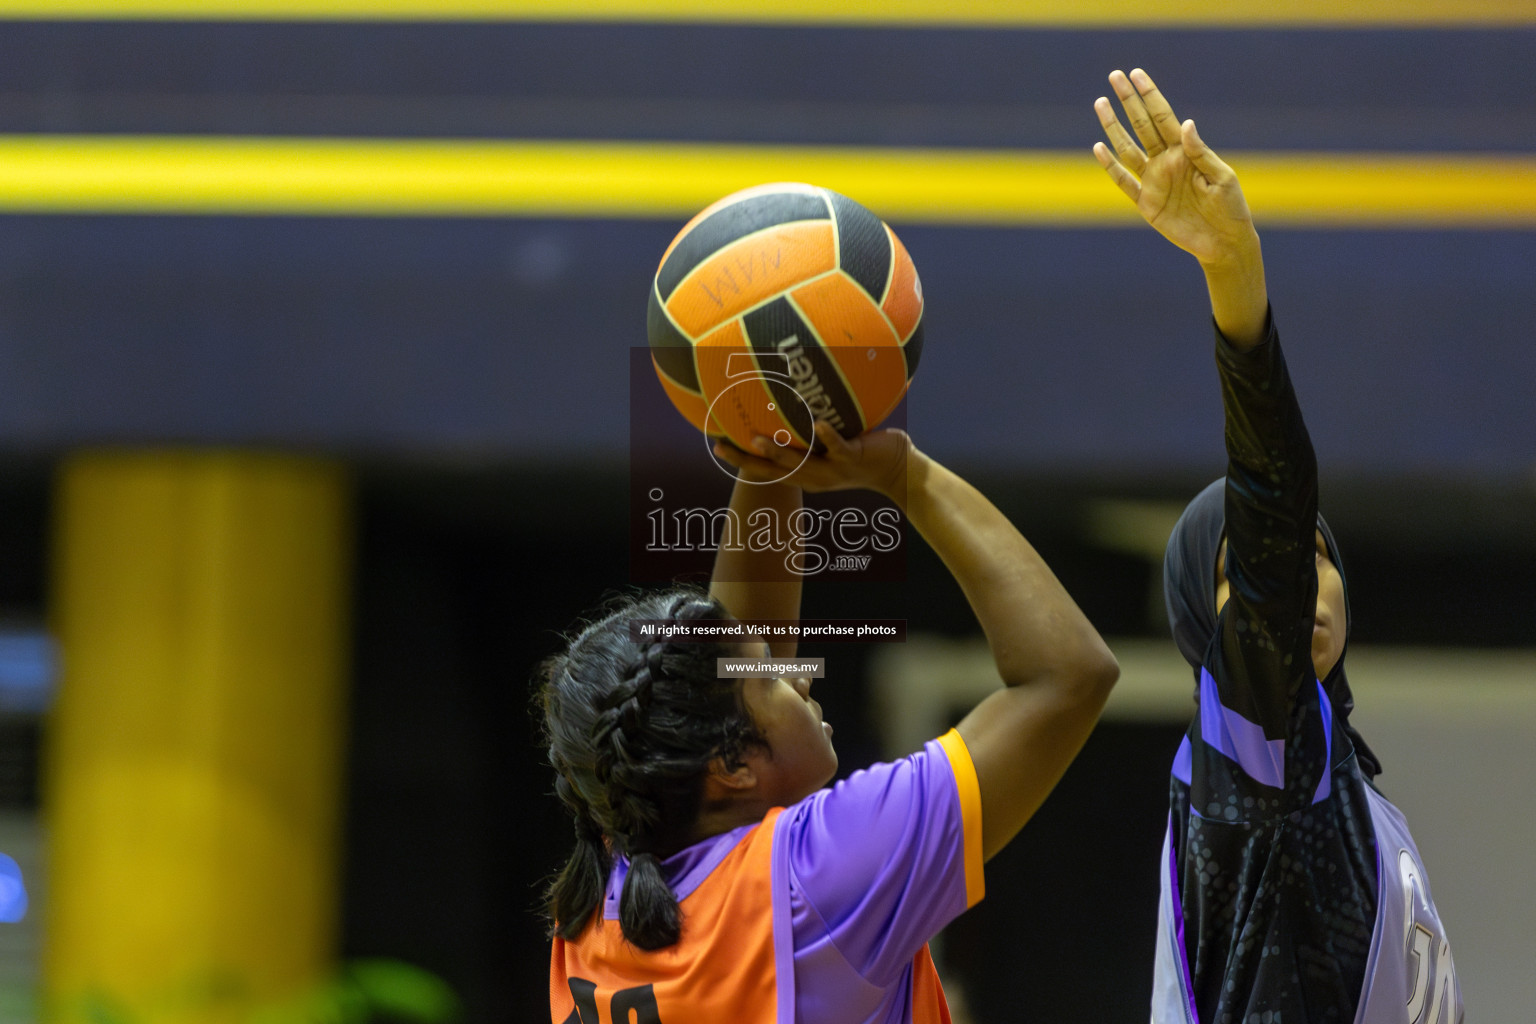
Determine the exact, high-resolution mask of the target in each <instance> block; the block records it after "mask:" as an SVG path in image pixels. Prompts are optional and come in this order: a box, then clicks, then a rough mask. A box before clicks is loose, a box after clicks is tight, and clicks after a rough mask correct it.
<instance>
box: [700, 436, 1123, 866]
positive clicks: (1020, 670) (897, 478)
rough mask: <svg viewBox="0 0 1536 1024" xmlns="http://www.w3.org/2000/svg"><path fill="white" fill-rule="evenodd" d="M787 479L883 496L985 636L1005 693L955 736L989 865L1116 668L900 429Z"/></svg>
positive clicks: (794, 455)
mask: <svg viewBox="0 0 1536 1024" xmlns="http://www.w3.org/2000/svg"><path fill="white" fill-rule="evenodd" d="M817 436H818V438H820V440H821V441H822V443H823V444H824V445H825V446H826V449H827V454H826V455H824V456H812V457H811V458H809V459H807V460H806V461H805V465H804V466H802V467H801V469H800V470H799V472H798V473H796V475H795V477H794V478H793V479H794V480H795V481H796V482H798V483H799V484H800V486H801V487H802V488H804V489H805V490H808V491H816V490H838V489H844V488H850V487H864V488H868V489H871V490H875V491H878V492H879V493H881V494H883V495H885V496H886V497H888V498H890V499H891V500H892V501H893V502H895V503H896V504H897V505H898V506H899V507H900V508H901V509H902V510H903V512H905V513H906V516H907V518H908V520H909V521H910V522H911V523H912V525H913V527H914V528H915V529H916V530H917V531H918V533H919V534H921V535H922V537H923V539H924V540H925V541H927V542H928V544H929V545H930V546H931V547H932V548H933V550H934V551H935V552H936V553H937V554H938V555H939V557H940V558H941V559H943V561H944V564H945V565H946V566H947V567H948V568H949V571H950V572H951V573H953V574H954V577H955V580H956V581H957V582H958V583H959V584H960V587H961V589H962V590H963V591H964V592H965V596H966V599H967V600H968V601H969V602H970V605H971V608H972V610H973V611H974V612H975V614H976V619H977V621H978V622H979V623H980V624H981V627H982V630H983V631H984V632H985V633H986V636H987V643H988V644H989V646H990V647H991V650H992V656H993V661H994V663H995V664H996V666H997V671H998V675H999V676H1000V677H1001V679H1002V682H1003V683H1004V687H1003V689H1001V690H998V691H997V692H995V693H992V694H990V695H989V696H988V697H987V698H986V699H984V700H983V701H982V702H981V703H980V704H978V705H977V706H976V707H975V708H974V709H972V711H971V712H970V714H968V715H966V716H965V718H964V719H963V720H962V721H961V722H960V724H959V726H958V727H957V728H958V730H959V732H960V735H961V736H962V737H963V738H964V740H965V744H966V747H967V748H968V749H969V751H970V754H971V760H972V761H973V762H974V764H975V766H976V776H977V781H978V783H979V786H980V790H981V807H982V815H981V818H982V852H983V855H984V856H985V857H988V858H990V857H992V856H993V855H994V854H996V853H997V852H998V851H999V850H1001V849H1002V848H1003V847H1004V846H1006V845H1007V843H1008V841H1009V840H1011V839H1012V838H1013V837H1014V836H1015V835H1016V834H1018V831H1019V830H1020V829H1021V828H1023V826H1024V823H1025V822H1026V821H1028V820H1029V818H1030V817H1031V816H1032V815H1033V814H1034V813H1035V811H1036V810H1038V809H1039V807H1040V805H1041V803H1043V802H1044V801H1045V798H1046V796H1047V795H1049V793H1050V791H1051V790H1052V788H1054V787H1055V785H1056V783H1057V781H1058V780H1059V779H1060V778H1061V776H1062V774H1063V773H1064V772H1065V771H1066V769H1067V765H1069V764H1070V763H1071V762H1072V759H1073V758H1074V757H1075V756H1076V755H1077V752H1078V751H1079V750H1080V749H1081V748H1082V745H1083V743H1084V742H1085V741H1086V740H1087V738H1088V734H1089V733H1090V732H1091V731H1092V730H1093V726H1094V724H1095V723H1096V722H1097V721H1098V717H1099V713H1100V711H1101V710H1102V709H1103V707H1104V702H1105V700H1106V699H1107V698H1108V696H1109V691H1110V688H1111V687H1112V686H1113V685H1114V682H1115V680H1116V679H1117V678H1118V677H1119V672H1120V669H1119V666H1118V665H1117V664H1116V662H1115V659H1114V656H1113V655H1112V654H1111V653H1110V651H1109V648H1108V647H1107V646H1106V645H1105V643H1104V641H1103V639H1102V638H1101V637H1100V636H1099V634H1098V632H1097V631H1095V630H1094V628H1093V625H1092V624H1091V623H1090V622H1089V621H1088V619H1087V618H1086V617H1085V616H1084V615H1083V613H1082V612H1081V611H1080V610H1079V609H1078V607H1077V605H1076V604H1075V603H1074V602H1073V600H1072V598H1071V596H1070V595H1069V594H1068V593H1067V592H1066V589H1065V588H1063V587H1062V585H1061V583H1060V581H1058V580H1057V579H1056V577H1055V575H1054V574H1053V573H1052V572H1051V570H1050V567H1049V566H1047V565H1046V564H1045V561H1044V560H1043V559H1041V557H1040V555H1039V554H1038V553H1037V552H1036V551H1035V549H1034V548H1033V547H1031V546H1030V544H1029V542H1028V541H1026V540H1025V539H1024V537H1023V536H1022V535H1020V533H1019V531H1018V530H1017V529H1016V528H1015V527H1014V526H1013V524H1012V523H1010V522H1009V521H1008V519H1007V518H1006V517H1005V516H1004V515H1003V514H1002V513H1001V512H999V511H998V510H997V508H996V507H995V506H994V505H993V504H992V503H991V502H990V501H988V500H987V499H986V498H985V497H984V496H983V495H982V494H981V493H980V492H979V491H977V490H976V489H975V488H974V487H972V486H971V485H970V484H968V483H966V482H965V481H964V480H962V479H961V478H960V477H958V476H956V475H955V474H954V473H952V472H950V471H949V470H948V469H946V468H944V467H943V466H941V465H939V464H938V463H937V462H935V461H934V460H932V459H930V458H929V457H928V456H926V455H924V454H923V453H922V452H920V451H919V450H918V449H917V448H916V447H914V446H913V445H912V442H911V440H910V439H909V438H908V437H907V435H906V434H905V433H904V432H902V431H899V430H883V431H875V432H872V433H869V434H865V435H863V436H862V437H858V438H855V439H853V440H851V441H848V440H844V439H843V438H841V437H839V436H838V435H837V432H836V431H834V430H832V429H831V428H829V427H827V426H826V425H825V424H818V425H817ZM758 451H759V454H758V456H757V457H753V456H749V455H745V454H741V453H737V452H731V453H730V454H728V455H723V457H725V458H727V459H728V461H731V462H732V463H733V464H735V465H738V466H743V467H755V468H756V469H757V471H759V472H763V473H767V472H772V473H775V474H782V473H783V471H784V470H785V469H789V468H793V466H794V465H795V463H798V462H799V460H800V457H801V453H799V452H788V453H786V452H783V451H782V450H778V449H774V448H773V447H772V446H771V445H766V444H765V445H763V446H761V447H759V449H758Z"/></svg>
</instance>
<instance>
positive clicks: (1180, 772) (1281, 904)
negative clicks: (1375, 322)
mask: <svg viewBox="0 0 1536 1024" xmlns="http://www.w3.org/2000/svg"><path fill="white" fill-rule="evenodd" d="M1109 80H1110V84H1111V86H1112V87H1113V89H1114V92H1115V94H1116V96H1117V97H1118V98H1119V100H1120V103H1121V106H1122V108H1123V109H1124V111H1125V115H1126V118H1127V119H1128V120H1129V122H1130V125H1131V131H1133V132H1134V133H1135V139H1132V138H1131V135H1130V133H1128V132H1127V131H1126V129H1125V128H1124V127H1123V126H1122V125H1121V123H1120V121H1119V120H1118V118H1117V117H1116V115H1115V112H1114V108H1113V107H1112V106H1111V105H1110V102H1109V100H1108V99H1106V98H1103V97H1100V98H1099V100H1098V101H1097V102H1096V103H1095V104H1094V109H1095V111H1096V112H1097V114H1098V118H1099V123H1100V124H1101V125H1102V126H1103V128H1104V132H1105V134H1106V135H1107V136H1108V138H1109V143H1110V145H1109V146H1106V145H1105V144H1104V143H1102V142H1101V143H1098V144H1096V145H1095V146H1094V154H1095V155H1096V156H1097V157H1098V160H1099V163H1100V164H1102V165H1103V167H1104V169H1105V170H1106V171H1107V172H1108V173H1109V176H1110V178H1112V179H1113V180H1114V182H1115V184H1117V185H1118V186H1119V187H1120V189H1121V190H1122V191H1123V192H1124V193H1125V194H1126V195H1127V196H1128V197H1129V198H1130V199H1131V201H1132V202H1134V203H1135V204H1136V208H1137V210H1138V211H1139V212H1140V213H1141V215H1142V217H1143V218H1145V219H1146V221H1147V223H1149V224H1151V225H1152V226H1153V227H1154V228H1156V229H1157V230H1158V231H1159V232H1161V233H1162V234H1163V235H1164V236H1165V237H1166V238H1168V240H1169V241H1171V242H1173V243H1174V244H1175V245H1177V246H1178V247H1179V248H1181V249H1184V250H1185V251H1186V252H1189V253H1190V254H1191V255H1193V256H1194V257H1195V258H1196V259H1197V260H1198V261H1199V263H1200V266H1201V269H1202V270H1204V272H1205V278H1206V284H1207V287H1208V290H1209V292H1210V297H1211V310H1212V314H1213V316H1214V319H1215V327H1216V366H1217V371H1218V374H1219V376H1220V380H1221V394H1222V404H1223V407H1224V409H1225V414H1226V447H1227V460H1228V461H1227V475H1226V476H1225V477H1224V478H1223V479H1221V480H1217V481H1216V482H1215V483H1213V484H1211V485H1210V486H1209V487H1207V488H1206V489H1205V490H1204V491H1202V492H1201V493H1200V495H1199V496H1197V497H1196V498H1195V499H1194V501H1192V502H1191V503H1190V504H1189V506H1188V508H1186V509H1185V511H1184V514H1183V516H1182V517H1181V518H1180V519H1179V522H1178V524H1177V525H1176V526H1175V527H1174V531H1173V535H1172V537H1171V538H1170V539H1169V542H1168V551H1167V557H1166V559H1165V561H1164V592H1165V594H1166V596H1167V599H1168V617H1169V622H1170V624H1171V626H1172V629H1173V635H1174V639H1175V641H1176V643H1177V644H1178V647H1179V650H1180V652H1181V653H1182V654H1183V655H1184V657H1185V659H1186V660H1187V661H1188V662H1189V663H1190V665H1191V666H1192V667H1193V668H1194V672H1195V679H1196V681H1197V689H1196V703H1197V709H1196V713H1195V718H1194V721H1193V722H1192V723H1191V725H1190V727H1189V730H1188V732H1187V734H1186V736H1185V739H1184V741H1183V743H1182V745H1181V746H1180V747H1179V750H1178V752H1177V754H1176V756H1175V758H1174V763H1173V771H1172V778H1171V781H1170V791H1171V809H1170V814H1169V825H1168V835H1167V839H1166V841H1165V845H1164V849H1163V863H1162V883H1163V884H1162V900H1161V906H1160V917H1159V926H1158V937H1157V943H1158V944H1157V961H1156V964H1157V966H1156V974H1155V980H1154V984H1153V995H1152V1000H1153V1002H1152V1020H1153V1022H1154V1024H1173V1022H1176V1021H1182V1022H1186V1024H1196V1022H1198V1024H1321V1022H1325V1021H1332V1022H1340V1024H1349V1022H1354V1024H1429V1022H1443V1024H1457V1022H1460V1021H1461V1019H1462V1007H1461V993H1460V989H1459V988H1458V986H1457V983H1456V978H1455V969H1454V966H1453V964H1452V960H1451V954H1450V945H1449V943H1448V942H1447V940H1446V937H1445V930H1444V928H1443V927H1442V925H1441V922H1440V917H1439V914H1438V912H1437V911H1436V910H1435V905H1434V902H1433V900H1432V899H1431V898H1430V890H1429V883H1428V880H1427V878H1426V876H1425V872H1424V867H1423V863H1422V862H1421V860H1420V858H1419V853H1418V849H1417V847H1416V846H1415V845H1414V842H1413V839H1412V837H1411V836H1410V835H1409V832H1408V827H1407V824H1406V822H1405V821H1404V820H1403V816H1402V814H1401V813H1400V812H1399V811H1398V810H1397V808H1395V807H1394V806H1393V805H1392V804H1391V803H1390V802H1389V801H1387V799H1386V798H1385V797H1383V796H1382V795H1381V793H1380V792H1379V791H1378V790H1377V789H1376V787H1375V785H1374V783H1373V781H1372V780H1373V779H1374V778H1375V776H1376V775H1377V773H1378V772H1379V771H1380V767H1379V765H1378V763H1377V761H1376V758H1375V755H1374V754H1373V753H1372V752H1371V750H1370V749H1369V748H1368V747H1367V746H1366V745H1365V742H1364V740H1363V739H1362V738H1361V737H1360V734H1359V733H1358V732H1357V731H1356V730H1355V729H1354V728H1353V727H1352V726H1351V725H1350V722H1349V715H1350V712H1351V711H1352V710H1353V708H1354V701H1353V698H1352V697H1351V694H1350V689H1349V684H1348V682H1347V681H1346V679H1345V675H1344V648H1345V641H1346V638H1347V637H1348V633H1349V604H1348V599H1347V593H1346V591H1345V587H1344V577H1343V574H1342V570H1341V568H1340V561H1339V554H1338V547H1337V545H1336V544H1335V543H1334V540H1333V535H1332V534H1331V533H1330V532H1329V530H1328V527H1327V524H1326V523H1324V522H1323V519H1322V517H1321V516H1319V515H1318V511H1317V490H1318V489H1317V461H1316V457H1315V456H1314V454H1313V450H1312V443H1311V441H1310V439H1309V438H1308V436H1307V431H1306V427H1305V425H1304V424H1303V423H1302V418H1301V410H1300V408H1299V406H1298V405H1297V401H1296V395H1295V392H1294V391H1293V389H1292V387H1291V381H1290V377H1289V374H1288V373H1287V370H1286V365H1285V359H1284V357H1283V356H1282V354H1281V351H1280V342H1279V338H1278V335H1277V334H1276V330H1275V324H1274V319H1273V317H1272V316H1271V314H1270V310H1269V297H1268V291H1267V288H1266V285H1265V280H1264V264H1263V259H1262V256H1261V254H1260V249H1259V237H1258V233H1257V232H1256V231H1255V229H1254V226H1253V219H1252V217H1251V216H1250V214H1249V210H1248V205H1247V202H1246V200H1245V199H1244V197H1243V193H1242V190H1241V189H1240V188H1239V186H1238V181H1237V176H1236V174H1234V173H1233V171H1232V169H1231V168H1230V167H1228V166H1227V165H1226V164H1225V163H1223V162H1222V161H1221V160H1220V159H1219V158H1218V157H1217V156H1216V154H1215V153H1214V152H1212V151H1211V150H1210V149H1209V148H1208V147H1207V146H1206V145H1205V143H1204V142H1203V141H1202V140H1201V138H1200V135H1199V133H1198V132H1197V131H1196V130H1195V124H1194V122H1193V121H1185V122H1183V123H1182V124H1181V123H1180V122H1179V120H1178V119H1177V118H1176V117H1175V116H1174V114H1173V110H1172V109H1171V108H1170V106H1169V104H1168V101H1167V99H1166V98H1165V97H1164V96H1163V95H1162V94H1161V93H1160V92H1159V91H1158V89H1157V86H1156V85H1154V84H1153V82H1152V79H1151V78H1150V77H1148V76H1147V74H1146V72H1144V71H1142V70H1140V69H1137V70H1135V71H1132V72H1131V73H1130V75H1129V76H1127V75H1125V74H1123V73H1122V72H1119V71H1116V72H1114V73H1113V74H1111V75H1110V78H1109ZM1138 142H1139V144H1138Z"/></svg>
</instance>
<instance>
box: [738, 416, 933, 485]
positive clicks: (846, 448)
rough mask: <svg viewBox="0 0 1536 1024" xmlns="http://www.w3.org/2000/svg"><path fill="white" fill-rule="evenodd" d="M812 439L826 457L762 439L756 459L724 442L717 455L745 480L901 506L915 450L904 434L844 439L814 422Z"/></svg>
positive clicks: (883, 432) (892, 432)
mask: <svg viewBox="0 0 1536 1024" xmlns="http://www.w3.org/2000/svg"><path fill="white" fill-rule="evenodd" d="M816 439H817V440H818V441H820V442H821V444H822V445H823V446H824V448H825V454H822V455H815V454H813V455H807V454H806V453H805V452H803V451H801V450H799V449H795V448H790V447H787V446H784V445H776V444H774V443H773V441H772V440H771V439H769V438H766V437H761V436H759V437H757V438H755V439H754V440H753V447H754V448H756V450H757V454H756V455H753V454H751V453H748V452H744V451H741V450H740V449H738V448H736V447H734V446H732V445H729V444H726V443H724V442H717V443H716V444H715V454H716V455H718V456H719V457H720V458H721V459H723V460H724V461H726V462H728V463H730V464H731V465H732V466H735V467H736V469H737V472H738V473H739V474H740V475H741V476H742V478H743V479H747V480H781V481H783V482H784V483H786V484H792V485H793V486H796V487H799V488H800V489H802V490H805V491H813V492H819V491H847V490H855V489H863V490H870V491H876V492H878V493H880V494H883V495H885V496H886V497H888V498H890V499H892V500H893V501H895V502H897V503H898V504H900V503H901V502H902V500H903V498H904V492H905V486H906V478H907V460H908V458H909V457H911V456H912V455H913V454H915V452H916V449H914V448H913V446H912V439H911V438H910V437H908V436H907V432H906V431H904V430H897V429H895V428H888V429H885V430H872V431H870V432H869V433H866V434H861V435H859V436H858V437H855V438H851V439H846V438H844V437H842V435H840V434H839V433H838V432H837V430H836V429H835V428H833V427H832V425H831V424H829V423H827V422H825V421H823V420H818V421H817V422H816ZM797 467H798V468H797ZM786 472H788V473H789V475H788V476H785V473H786Z"/></svg>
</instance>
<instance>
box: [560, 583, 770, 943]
mask: <svg viewBox="0 0 1536 1024" xmlns="http://www.w3.org/2000/svg"><path fill="white" fill-rule="evenodd" d="M726 617H727V612H726V611H725V609H724V608H723V607H722V606H721V605H720V603H719V602H718V601H715V600H714V599H713V598H711V597H710V596H709V595H708V594H706V593H705V592H703V591H701V590H698V589H695V588H683V587H679V588H674V589H671V590H666V591H660V592H655V593H650V594H645V595H641V596H638V597H628V598H625V599H622V600H621V601H620V602H619V603H618V604H617V605H615V606H614V607H612V608H610V609H609V610H608V611H607V613H606V614H605V615H604V616H603V617H602V618H600V619H598V620H597V621H595V622H593V623H592V624H590V625H588V626H587V627H586V628H585V629H583V630H582V631H581V632H580V633H579V634H578V635H577V636H576V637H575V638H574V639H573V640H571V641H570V642H569V645H568V647H567V649H566V651H565V653H564V654H560V655H556V656H555V657H553V658H550V659H549V660H548V661H546V662H545V663H544V664H543V666H541V669H540V673H541V676H542V683H541V686H540V690H539V706H540V709H541V710H542V712H543V716H544V733H545V738H546V740H547V741H548V744H549V761H550V764H551V765H552V766H553V767H554V769H555V772H556V773H557V778H556V780H555V793H556V795H557V796H559V798H560V800H561V802H562V803H564V804H565V806H566V808H567V809H568V810H570V812H571V814H572V816H573V817H574V818H575V823H576V849H575V850H574V851H573V852H572V854H571V857H570V859H569V860H568V861H567V862H566V865H565V867H564V868H563V869H562V870H561V871H560V873H559V874H558V875H556V876H555V878H554V880H553V881H552V882H551V883H550V885H549V888H548V890H547V891H546V893H545V901H546V902H545V910H546V913H547V914H548V915H549V918H550V921H551V924H552V928H553V933H554V934H557V935H560V936H561V937H563V938H566V939H574V938H575V937H576V936H577V935H578V934H580V932H581V931H582V929H583V928H584V927H585V926H586V924H587V922H588V920H589V919H590V918H591V916H592V913H593V912H594V911H595V910H598V909H599V908H600V906H601V903H602V900H603V894H604V890H605V887H606V885H607V881H608V875H609V872H610V870H611V869H612V866H613V863H612V856H613V854H614V853H622V854H624V855H625V856H627V857H629V859H630V867H629V873H628V875H627V877H626V878H625V881H624V891H623V894H622V895H621V897H620V900H619V924H620V927H621V928H622V929H623V932H624V937H625V939H626V940H628V941H629V942H630V943H632V944H633V945H635V946H638V947H639V948H641V949H661V948H663V947H665V946H670V945H672V944H673V943H675V942H676V941H677V939H678V936H679V934H680V933H681V928H682V916H681V913H680V910H679V908H678V905H677V897H676V895H675V894H674V893H673V892H672V890H671V889H670V888H669V887H668V886H667V883H666V880H665V878H664V877H663V876H662V873H661V859H662V858H664V857H666V856H669V855H670V854H672V853H674V852H676V851H677V850H679V849H681V848H682V847H684V846H685V845H687V843H688V840H689V838H690V834H691V830H692V827H693V823H694V819H695V818H696V817H697V815H698V811H699V802H700V799H701V797H702V794H703V788H704V776H705V773H706V771H707V770H708V767H709V764H710V762H711V761H712V760H714V759H715V758H717V757H718V758H722V759H723V760H724V762H725V764H726V765H727V767H731V768H734V767H735V766H736V765H737V764H739V762H740V755H741V753H742V751H743V750H744V749H746V747H747V746H748V745H751V744H756V743H760V742H761V741H762V740H761V736H760V734H759V733H758V731H757V728H756V726H755V725H754V724H753V722H752V718H751V715H750V714H749V713H748V711H747V708H746V706H745V704H744V703H743V702H742V697H741V690H740V687H739V685H737V684H735V683H734V682H732V681H731V680H722V679H718V678H716V673H715V659H716V658H717V657H726V656H729V655H731V654H732V653H734V652H732V651H730V650H728V649H726V648H725V647H723V646H722V645H720V644H701V643H669V642H667V641H665V640H656V641H650V642H643V643H637V642H635V641H633V640H631V639H630V635H629V622H630V620H631V619H681V620H690V619H701V618H726Z"/></svg>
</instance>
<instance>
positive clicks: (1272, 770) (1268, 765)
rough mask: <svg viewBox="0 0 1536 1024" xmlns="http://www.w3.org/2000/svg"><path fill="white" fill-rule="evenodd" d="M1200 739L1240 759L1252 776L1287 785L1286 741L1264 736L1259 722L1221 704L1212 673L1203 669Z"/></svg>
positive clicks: (1240, 763) (1262, 781)
mask: <svg viewBox="0 0 1536 1024" xmlns="http://www.w3.org/2000/svg"><path fill="white" fill-rule="evenodd" d="M1200 738H1201V739H1202V740H1204V741H1205V742H1206V743H1207V744H1208V745H1210V746H1211V747H1214V748H1215V749H1216V750H1219V751H1221V753H1223V754H1225V755H1226V756H1227V757H1229V758H1231V759H1232V760H1233V761H1236V762H1237V766H1238V767H1239V768H1241V769H1242V770H1243V771H1244V772H1246V773H1247V774H1248V776H1249V778H1251V779H1253V780H1254V781H1256V782H1260V783H1263V784H1264V785H1266V786H1273V787H1274V788H1276V789H1283V788H1285V740H1283V739H1279V740H1271V739H1266V738H1265V737H1264V730H1263V729H1262V728H1260V727H1259V725H1258V723H1256V722H1250V721H1249V720H1248V719H1246V718H1244V717H1243V716H1242V715H1240V714H1238V713H1237V712H1236V711H1233V710H1232V709H1231V708H1228V707H1227V706H1226V705H1224V704H1222V702H1221V696H1220V694H1218V693H1217V690H1216V680H1215V679H1214V678H1213V677H1212V676H1211V673H1210V672H1209V671H1208V670H1206V669H1204V668H1202V669H1201V670H1200Z"/></svg>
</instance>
